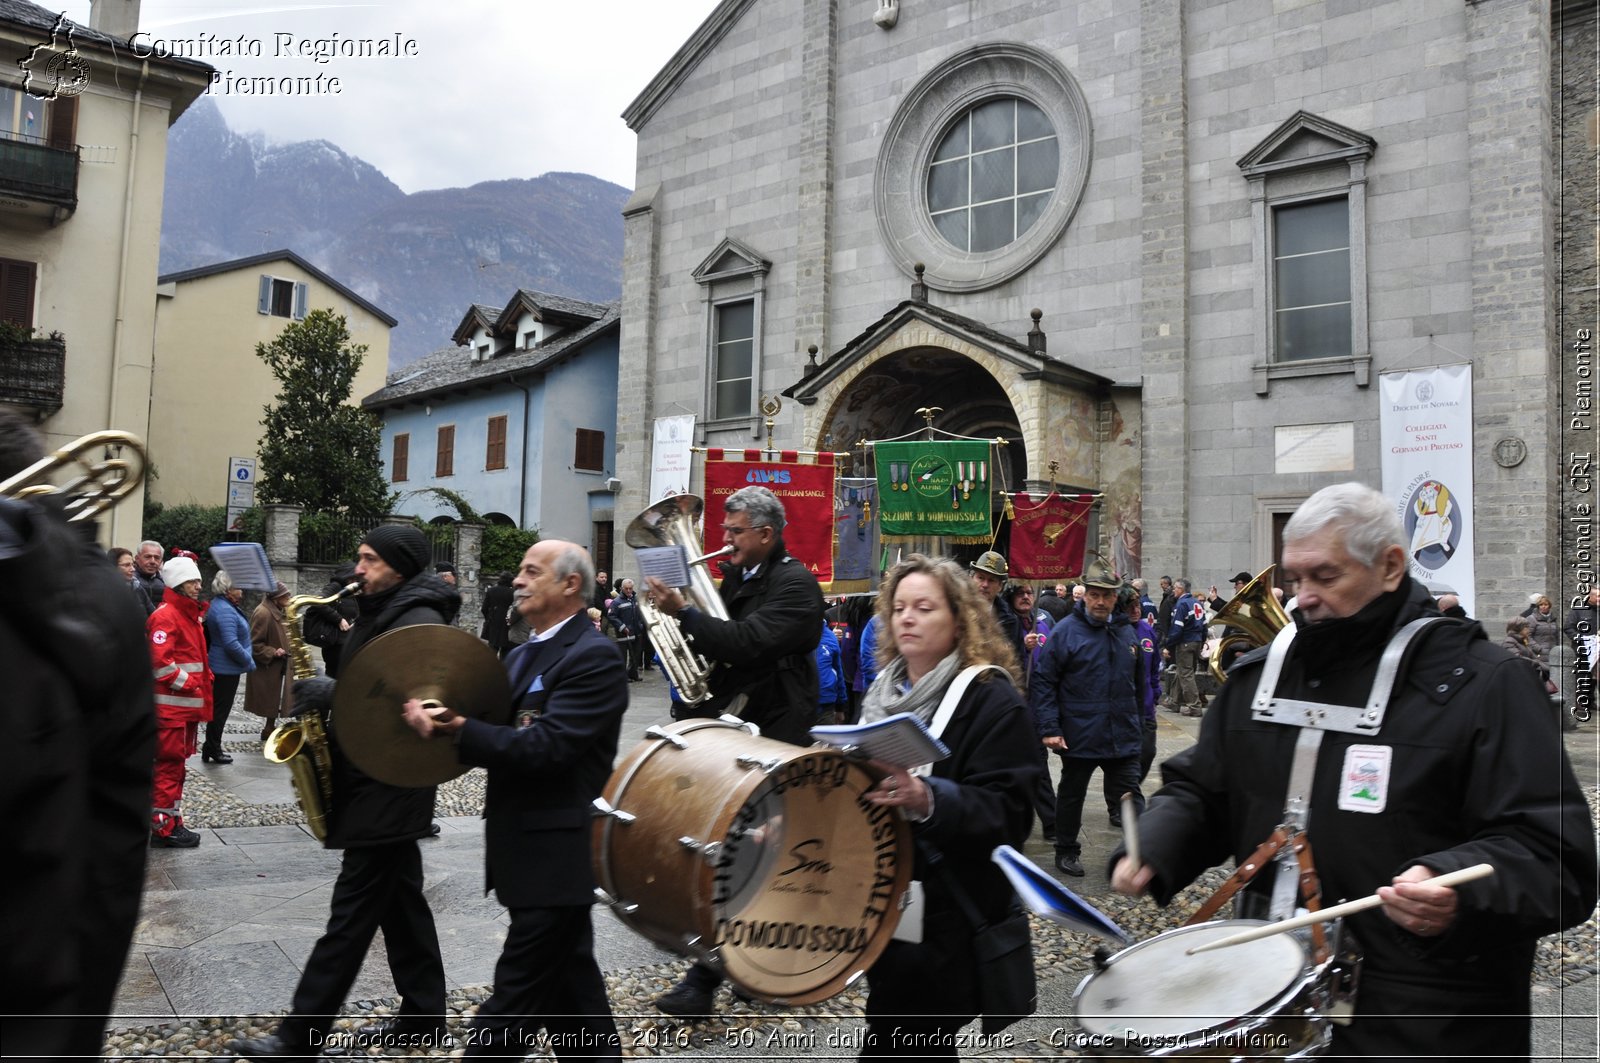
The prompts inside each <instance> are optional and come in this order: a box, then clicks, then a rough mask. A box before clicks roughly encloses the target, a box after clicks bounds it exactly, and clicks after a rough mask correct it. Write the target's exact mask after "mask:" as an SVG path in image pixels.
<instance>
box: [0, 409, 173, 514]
mask: <svg viewBox="0 0 1600 1063" xmlns="http://www.w3.org/2000/svg"><path fill="white" fill-rule="evenodd" d="M97 450H98V451H99V452H100V455H99V459H98V460H95V451H97ZM144 464H145V458H144V442H143V441H142V440H140V438H139V437H138V436H136V435H131V434H129V433H127V432H114V431H113V432H92V433H90V434H89V435H86V436H82V437H80V438H78V439H75V440H73V441H72V442H71V443H68V444H67V445H66V446H65V447H63V448H62V449H60V450H58V451H56V452H55V453H54V454H51V455H49V456H48V457H44V458H40V459H39V460H38V461H36V462H34V463H33V464H32V465H30V466H28V467H27V468H26V469H23V470H22V471H21V472H19V473H17V474H16V475H15V476H12V477H10V478H8V479H7V480H5V481H4V482H3V483H0V498H31V497H33V496H34V495H51V494H61V495H66V496H67V503H66V506H65V507H64V508H65V512H66V515H67V519H68V520H93V519H94V518H95V517H97V516H99V515H100V514H101V513H103V512H104V511H106V510H108V509H110V508H111V507H112V506H114V505H116V504H117V503H118V502H120V501H122V499H123V498H125V497H126V496H127V495H128V494H130V493H132V491H133V489H134V488H136V487H138V486H139V484H140V483H141V482H142V481H143V480H144ZM71 467H76V468H77V469H79V470H81V473H80V475H78V476H77V477H76V478H74V479H72V480H69V481H67V482H66V483H63V484H57V483H56V482H55V477H56V476H57V474H58V473H59V472H60V471H61V470H62V469H65V468H71Z"/></svg>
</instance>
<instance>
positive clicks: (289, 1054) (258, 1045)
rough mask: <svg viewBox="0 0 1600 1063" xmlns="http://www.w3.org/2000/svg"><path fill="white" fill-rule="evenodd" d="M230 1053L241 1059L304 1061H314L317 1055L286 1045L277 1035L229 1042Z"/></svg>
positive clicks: (242, 1038) (307, 1050)
mask: <svg viewBox="0 0 1600 1063" xmlns="http://www.w3.org/2000/svg"><path fill="white" fill-rule="evenodd" d="M228 1051H230V1052H232V1053H233V1054H234V1055H236V1056H238V1057H239V1058H240V1059H297V1060H298V1059H303V1060H308V1061H309V1060H314V1059H316V1053H315V1052H312V1051H310V1050H309V1049H305V1048H297V1047H295V1046H293V1045H290V1044H288V1043H286V1042H285V1041H284V1040H283V1038H281V1037H279V1036H278V1035H277V1034H275V1033H273V1034H268V1035H267V1036H265V1037H240V1038H238V1039H236V1040H233V1041H229V1042H228Z"/></svg>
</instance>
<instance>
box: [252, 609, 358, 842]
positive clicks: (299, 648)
mask: <svg viewBox="0 0 1600 1063" xmlns="http://www.w3.org/2000/svg"><path fill="white" fill-rule="evenodd" d="M360 590H361V584H360V583H347V584H345V585H344V586H343V587H341V588H339V591H338V593H337V594H330V595H328V596H327V597H325V598H318V597H315V596H313V595H310V594H297V595H295V596H293V597H292V598H290V599H289V604H288V605H286V606H284V607H283V628H284V631H285V633H286V634H287V635H288V637H289V660H290V661H291V662H292V663H291V667H290V680H291V681H293V680H296V679H312V678H315V676H316V674H317V669H316V667H315V666H314V665H313V664H312V663H311V647H309V646H307V645H306V640H305V637H304V636H303V635H301V634H300V610H301V609H303V608H305V607H306V606H309V605H329V604H331V603H333V602H336V601H338V600H339V599H340V598H348V597H350V595H352V594H356V593H358V592H359V591H360ZM261 755H262V756H264V757H266V758H267V760H269V761H271V762H272V763H274V764H287V765H289V779H290V781H291V782H292V783H293V784H294V793H295V797H297V798H299V800H300V808H301V809H302V810H303V811H304V812H305V814H306V829H307V830H308V831H310V832H311V836H312V837H313V838H315V839H317V841H319V842H320V841H323V840H324V839H326V838H327V837H328V808H329V806H331V805H332V804H333V753H332V751H331V750H330V749H329V748H328V732H327V729H326V728H324V727H323V725H322V715H321V714H320V713H317V712H303V713H301V714H300V715H299V716H291V717H290V718H289V719H287V720H285V721H284V722H282V723H280V724H279V725H278V726H277V727H275V728H273V730H272V733H271V734H270V735H268V736H267V744H266V746H265V747H264V748H263V749H262V751H261Z"/></svg>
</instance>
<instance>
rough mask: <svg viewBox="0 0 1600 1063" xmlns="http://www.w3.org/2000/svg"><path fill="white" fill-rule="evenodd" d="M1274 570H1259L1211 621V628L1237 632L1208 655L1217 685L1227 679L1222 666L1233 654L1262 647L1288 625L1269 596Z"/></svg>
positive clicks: (1270, 594) (1218, 644)
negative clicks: (1234, 629) (1228, 628)
mask: <svg viewBox="0 0 1600 1063" xmlns="http://www.w3.org/2000/svg"><path fill="white" fill-rule="evenodd" d="M1277 569H1278V566H1277V565H1268V566H1267V567H1266V568H1264V569H1262V570H1261V571H1260V572H1259V573H1258V574H1257V575H1256V578H1255V579H1253V580H1251V581H1250V582H1249V583H1246V584H1245V585H1244V589H1242V590H1241V591H1239V593H1238V594H1237V595H1235V596H1234V598H1233V600H1232V601H1231V602H1229V603H1228V604H1227V605H1224V606H1223V607H1222V609H1221V610H1220V611H1219V612H1218V613H1217V615H1216V616H1214V617H1212V618H1211V622H1212V623H1213V624H1221V625H1222V626H1223V627H1231V628H1237V629H1238V633H1235V634H1230V635H1225V636H1223V638H1222V641H1221V642H1219V643H1217V648H1216V649H1214V650H1212V651H1211V674H1212V675H1213V676H1215V677H1216V679H1217V682H1219V683H1220V682H1222V681H1223V680H1225V679H1227V678H1228V670H1227V668H1226V667H1225V666H1224V665H1223V662H1224V661H1227V660H1229V659H1230V658H1231V657H1232V656H1233V654H1234V652H1235V651H1238V650H1253V649H1255V648H1256V647H1257V646H1265V645H1266V644H1267V643H1269V642H1271V641H1272V640H1273V637H1274V636H1276V635H1277V634H1278V632H1279V631H1282V630H1283V628H1284V627H1285V626H1286V625H1287V624H1288V623H1289V622H1290V621H1289V614H1288V613H1286V612H1284V611H1283V606H1281V605H1279V604H1278V599H1277V596H1276V595H1274V594H1273V593H1272V574H1273V573H1274V572H1276V571H1277Z"/></svg>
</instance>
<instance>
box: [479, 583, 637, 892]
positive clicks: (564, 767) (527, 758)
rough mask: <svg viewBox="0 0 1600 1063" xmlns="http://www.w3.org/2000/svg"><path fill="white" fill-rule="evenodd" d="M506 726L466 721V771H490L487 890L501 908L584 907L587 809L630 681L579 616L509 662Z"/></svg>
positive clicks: (588, 883)
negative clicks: (468, 767)
mask: <svg viewBox="0 0 1600 1063" xmlns="http://www.w3.org/2000/svg"><path fill="white" fill-rule="evenodd" d="M506 667H507V669H508V670H509V672H510V677H511V690H512V697H513V699H514V701H513V705H514V708H513V716H512V722H511V725H510V726H496V725H493V724H488V723H484V722H482V721H481V720H468V721H467V724H466V726H465V727H463V728H462V730H461V735H460V744H459V747H458V748H459V751H460V756H461V761H462V763H464V764H473V765H478V766H482V767H486V768H488V769H489V787H488V794H487V799H486V802H485V805H484V813H483V814H484V818H485V821H486V822H485V836H486V841H487V858H488V871H487V878H486V881H485V887H484V888H485V890H486V891H487V890H489V889H492V890H494V891H495V895H496V896H497V897H499V899H500V903H501V904H503V905H505V906H506V907H507V908H544V907H556V906H561V905H587V904H589V903H590V902H592V901H593V900H594V874H593V872H592V871H591V870H590V863H589V837H590V824H591V822H592V818H593V817H592V815H591V813H592V809H591V808H590V804H591V802H593V801H594V799H595V798H596V797H599V796H600V791H601V790H603V789H604V788H605V784H606V780H607V779H608V778H609V777H610V775H611V764H612V761H614V760H615V759H616V756H617V737H618V734H619V732H620V731H621V728H622V714H623V713H624V712H626V711H627V708H628V680H627V677H626V675H625V674H624V672H623V667H622V653H621V651H619V650H618V649H617V647H616V644H615V643H613V642H612V641H611V640H610V639H608V638H606V637H605V636H604V635H602V634H600V633H599V632H598V631H596V630H595V629H594V625H593V624H591V623H590V622H589V618H588V617H587V616H586V615H584V614H583V613H578V614H576V615H575V616H573V617H572V618H571V619H569V620H568V621H567V622H566V623H565V624H563V625H562V626H561V629H560V630H559V631H557V632H556V633H555V635H554V636H553V637H551V638H550V639H549V640H548V641H547V642H533V641H529V642H526V643H524V644H523V645H521V646H519V647H517V649H516V650H515V651H514V652H513V653H512V654H511V656H510V657H508V658H507V659H506Z"/></svg>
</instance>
